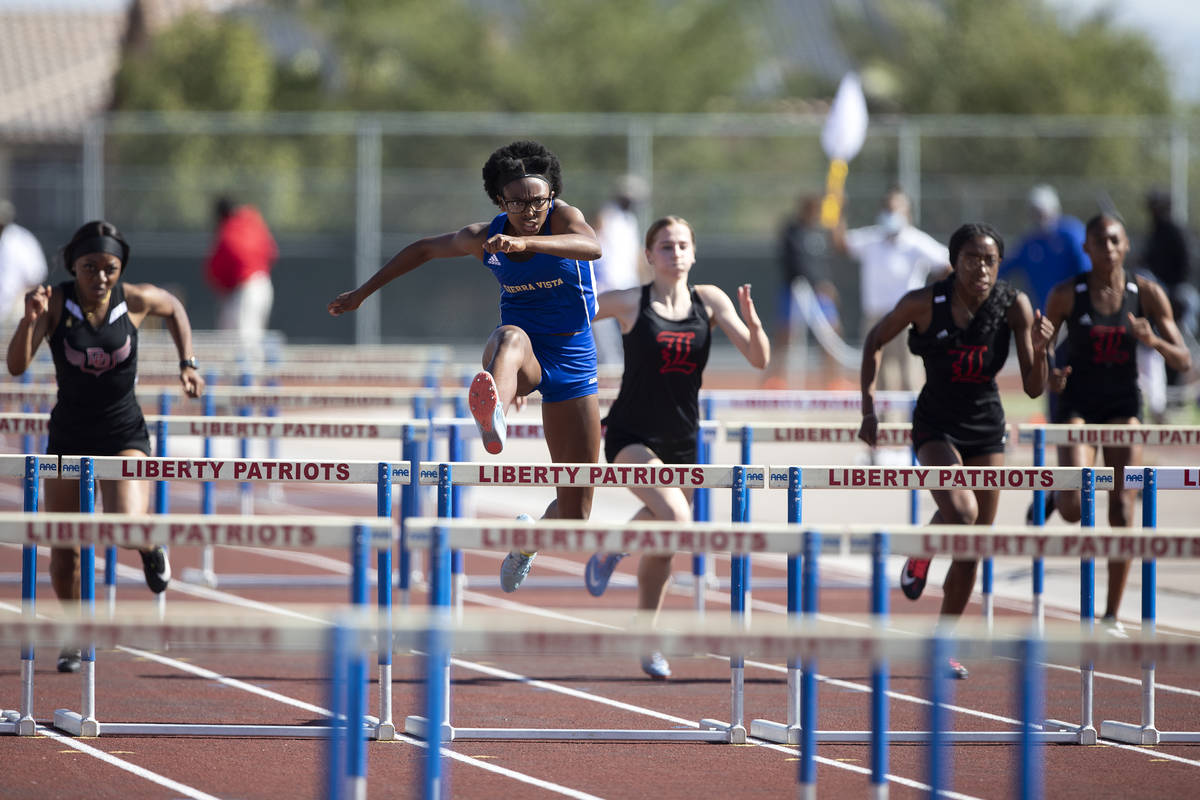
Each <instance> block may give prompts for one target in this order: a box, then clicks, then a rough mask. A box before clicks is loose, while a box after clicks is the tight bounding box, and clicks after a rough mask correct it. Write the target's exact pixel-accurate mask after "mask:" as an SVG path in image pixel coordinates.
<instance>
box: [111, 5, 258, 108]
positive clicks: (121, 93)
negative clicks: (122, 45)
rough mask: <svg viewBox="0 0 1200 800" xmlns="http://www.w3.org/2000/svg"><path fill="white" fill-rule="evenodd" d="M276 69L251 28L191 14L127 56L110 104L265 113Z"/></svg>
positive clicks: (225, 19) (208, 16) (233, 21)
mask: <svg viewBox="0 0 1200 800" xmlns="http://www.w3.org/2000/svg"><path fill="white" fill-rule="evenodd" d="M274 83H275V65H274V60H273V56H272V55H271V51H270V50H269V49H268V48H267V47H266V46H265V45H264V43H263V42H262V40H261V38H260V37H259V35H258V33H257V32H256V31H255V30H254V28H253V27H251V26H250V25H248V24H246V23H243V22H238V21H235V20H233V19H231V18H228V17H221V16H215V15H211V14H199V13H197V14H190V15H188V16H187V17H185V18H184V19H183V20H181V21H180V22H179V23H178V24H176V25H173V26H172V27H171V28H169V29H167V30H165V31H163V32H162V33H160V34H157V35H156V36H154V37H153V38H152V39H151V40H150V41H149V42H147V43H146V45H145V46H144V47H141V48H138V49H136V50H134V51H133V52H131V53H129V54H127V55H126V57H125V59H124V60H123V61H122V63H121V67H120V69H119V71H118V73H117V79H116V89H115V92H114V96H115V100H114V106H115V107H116V108H117V109H120V110H135V111H179V110H189V111H196V110H203V111H265V110H267V109H269V108H271V104H272V99H273V97H272V94H273V90H274Z"/></svg>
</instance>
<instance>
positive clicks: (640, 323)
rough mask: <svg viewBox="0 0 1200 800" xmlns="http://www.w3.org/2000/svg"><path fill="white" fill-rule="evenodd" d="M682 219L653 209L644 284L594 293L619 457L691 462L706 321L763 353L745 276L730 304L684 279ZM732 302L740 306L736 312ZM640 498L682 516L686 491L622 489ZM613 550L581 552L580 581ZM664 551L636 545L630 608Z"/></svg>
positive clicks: (658, 577)
mask: <svg viewBox="0 0 1200 800" xmlns="http://www.w3.org/2000/svg"><path fill="white" fill-rule="evenodd" d="M695 246H696V240H695V235H694V234H693V233H692V227H691V225H689V224H688V223H687V221H686V220H683V219H681V218H679V217H663V218H662V219H659V220H657V221H656V222H654V223H653V224H652V225H651V226H650V228H649V230H648V231H647V232H646V260H647V262H649V264H650V267H651V269H652V270H653V273H654V280H653V282H652V283H650V284H648V285H647V286H640V287H636V288H633V289H625V290H621V291H614V292H605V293H604V294H602V295H600V298H599V307H600V310H599V312H598V313H597V315H596V318H597V319H601V318H603V317H615V318H616V319H617V321H618V322H620V323H621V330H622V331H623V332H624V336H623V340H624V345H625V373H624V375H623V376H622V378H621V391H620V393H619V394H618V395H617V399H616V401H615V402H614V403H613V405H612V409H611V410H610V411H609V414H608V417H607V424H608V429H607V431H606V433H605V454H606V456H607V457H608V460H609V461H610V462H617V463H622V464H659V463H666V464H694V463H695V461H696V432H697V430H698V428H699V425H700V411H699V397H700V383H701V380H702V379H703V372H704V367H705V365H706V364H707V363H708V351H709V344H710V340H711V334H710V331H711V329H712V326H713V325H717V326H720V328H721V330H723V331H724V332H725V335H726V336H728V337H729V340H730V341H731V342H733V344H734V345H735V346H736V347H737V349H738V350H739V351H740V352H741V353H742V355H743V356H745V357H746V360H747V361H749V362H750V363H751V364H753V365H754V366H755V367H757V368H759V369H764V368H765V367H766V366H767V362H768V360H769V359H770V344H769V343H768V341H767V335H766V334H765V333H764V332H763V328H762V323H761V322H760V321H759V319H758V312H757V311H756V310H755V308H754V301H753V300H751V299H750V286H749V284H746V285H744V286H739V287H738V307H737V308H735V307H734V304H733V302H732V301H731V300H730V299H729V296H728V295H727V294H725V292H723V291H721V289H720V288H718V287H716V286H711V285H706V284H701V285H698V286H690V285H689V284H688V275H689V273H690V272H691V269H692V265H693V264H695V261H696V250H695ZM739 311H740V316H739ZM631 491H632V492H633V493H634V495H636V496H637V498H638V500H640V501H641V502H642V504H643V506H642V508H641V509H639V510H638V512H637V514H635V515H634V518H635V519H647V520H660V521H676V522H688V521H690V520H691V519H692V512H691V506H690V502H691V491H690V490H688V491H685V490H683V489H678V488H674V487H662V488H647V489H632V490H631ZM620 558H621V555H620V554H618V553H611V554H606V553H597V554H596V555H594V556H592V559H591V560H590V561H589V562H588V566H587V570H586V572H585V574H584V581H585V584H586V585H587V588H588V591H590V592H591V593H592V594H594V595H600V594H603V592H604V589H605V587H606V586H607V585H608V580H609V578H610V577H611V576H612V573H613V569H614V568H615V567H616V565H617V562H618V561H619V560H620ZM670 575H671V556H669V555H666V556H663V555H644V556H642V558H641V561H640V563H639V564H638V610H639V613H645V614H648V615H651V616H653V615H655V614H657V613H658V609H659V607H660V606H661V605H662V600H663V597H664V596H665V595H666V589H667V579H668V578H670ZM642 669H643V670H644V671H645V672H646V674H647V675H649V676H650V677H652V678H656V679H660V680H661V679H665V678H667V677H668V676H669V675H670V674H671V669H670V666H669V665H668V664H667V661H666V659H664V658H663V657H662V654H660V653H648V654H646V655H644V656H643V658H642Z"/></svg>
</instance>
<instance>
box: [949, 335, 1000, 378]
mask: <svg viewBox="0 0 1200 800" xmlns="http://www.w3.org/2000/svg"><path fill="white" fill-rule="evenodd" d="M986 352H987V345H986V344H968V345H963V346H962V347H951V348H950V350H949V353H950V355H952V356H954V363H953V364H952V365H951V366H950V382H951V383H987V382H988V381H990V380H991V378H989V377H988V376H987V375H985V374H984V373H983V355H984V353H986Z"/></svg>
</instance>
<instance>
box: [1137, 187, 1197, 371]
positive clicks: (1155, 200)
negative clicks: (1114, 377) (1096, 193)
mask: <svg viewBox="0 0 1200 800" xmlns="http://www.w3.org/2000/svg"><path fill="white" fill-rule="evenodd" d="M1146 210H1147V211H1148V212H1149V214H1150V234H1149V235H1148V236H1147V237H1146V242H1145V246H1144V248H1143V252H1142V259H1141V261H1142V266H1143V267H1144V268H1145V269H1147V270H1149V271H1150V273H1151V274H1152V275H1153V276H1154V278H1155V279H1156V280H1158V281H1159V283H1161V284H1162V285H1163V288H1164V289H1166V292H1167V299H1168V300H1170V302H1171V313H1172V314H1174V316H1175V320H1176V322H1177V323H1178V324H1179V326H1180V328H1182V329H1185V330H1189V331H1192V332H1194V328H1195V322H1194V321H1193V317H1194V316H1195V290H1194V289H1193V288H1192V286H1191V284H1190V283H1189V282H1188V278H1189V277H1190V275H1191V260H1190V258H1189V254H1188V243H1187V234H1186V233H1184V230H1183V228H1182V227H1180V226H1179V225H1178V224H1176V222H1175V220H1174V219H1173V218H1172V216H1171V196H1170V195H1169V194H1167V193H1166V192H1164V191H1162V190H1160V189H1154V190H1151V191H1150V192H1149V193H1148V194H1147V195H1146ZM1182 378H1183V376H1182V375H1180V374H1179V372H1178V371H1176V370H1174V369H1171V368H1169V367H1168V368H1167V385H1168V386H1178V385H1179V384H1180V383H1181V382H1182Z"/></svg>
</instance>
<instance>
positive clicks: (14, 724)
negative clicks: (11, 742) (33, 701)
mask: <svg viewBox="0 0 1200 800" xmlns="http://www.w3.org/2000/svg"><path fill="white" fill-rule="evenodd" d="M36 731H37V721H36V720H34V719H33V717H25V718H22V717H21V712H20V711H9V710H7V709H5V710H4V711H0V733H11V734H16V735H17V736H33V734H34V733H35V732H36Z"/></svg>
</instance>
